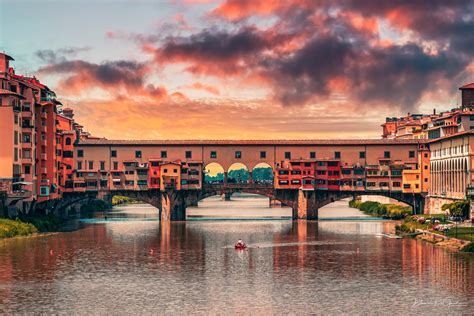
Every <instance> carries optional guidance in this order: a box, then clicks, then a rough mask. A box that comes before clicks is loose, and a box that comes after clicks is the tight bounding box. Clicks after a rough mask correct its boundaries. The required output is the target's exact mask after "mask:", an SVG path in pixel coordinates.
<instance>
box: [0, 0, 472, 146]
mask: <svg viewBox="0 0 474 316" xmlns="http://www.w3.org/2000/svg"><path fill="white" fill-rule="evenodd" d="M473 30H474V1H472V0H469V1H465V0H458V1H444V0H442V1H440V0H432V1H417V0H406V1H405V0H398V1H379V0H363V1H362V0H346V1H329V0H284V1H283V0H282V1H278V0H265V1H263V0H262V1H255V0H159V1H151V0H134V1H132V0H93V1H91V0H76V1H72V0H44V1H36V0H0V50H1V51H4V52H6V53H8V54H9V55H11V56H12V57H13V58H15V61H14V62H13V63H12V65H13V67H14V68H15V71H16V72H17V73H19V74H27V75H31V76H32V75H35V76H36V77H37V78H39V79H40V80H41V81H42V82H43V83H45V84H47V85H48V86H49V87H50V88H51V89H53V90H54V91H55V92H56V94H57V95H58V97H59V99H60V100H61V101H62V102H63V104H64V105H65V106H67V107H71V108H73V109H74V110H75V113H76V116H75V119H76V120H77V121H78V122H80V123H81V124H82V125H84V126H85V127H86V129H87V130H88V131H89V132H91V133H92V134H93V135H96V136H103V137H107V138H109V139H308V138H377V137H380V135H381V127H380V124H382V123H383V122H384V121H385V118H386V117H392V116H402V115H406V114H407V113H431V112H432V111H433V109H434V108H437V109H438V111H441V110H448V109H450V108H453V107H455V106H457V105H459V102H460V92H459V90H458V88H459V87H460V86H462V85H464V84H467V83H470V82H473V81H474V60H473V56H474V32H473Z"/></svg>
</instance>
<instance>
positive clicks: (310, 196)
mask: <svg viewBox="0 0 474 316" xmlns="http://www.w3.org/2000/svg"><path fill="white" fill-rule="evenodd" d="M292 209H293V216H292V217H293V219H307V220H317V219H318V203H317V200H316V192H315V191H303V190H301V189H300V190H298V195H297V200H296V203H294V205H293V207H292Z"/></svg>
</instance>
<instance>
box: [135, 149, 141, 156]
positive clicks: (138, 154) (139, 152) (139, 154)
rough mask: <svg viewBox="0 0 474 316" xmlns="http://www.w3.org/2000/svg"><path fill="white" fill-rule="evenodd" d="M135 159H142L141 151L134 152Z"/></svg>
mask: <svg viewBox="0 0 474 316" xmlns="http://www.w3.org/2000/svg"><path fill="white" fill-rule="evenodd" d="M135 158H142V151H141V150H135Z"/></svg>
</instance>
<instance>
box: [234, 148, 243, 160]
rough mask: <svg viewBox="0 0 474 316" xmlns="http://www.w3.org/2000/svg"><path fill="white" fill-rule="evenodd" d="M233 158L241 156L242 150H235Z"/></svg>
mask: <svg viewBox="0 0 474 316" xmlns="http://www.w3.org/2000/svg"><path fill="white" fill-rule="evenodd" d="M235 158H236V159H240V158H242V152H241V151H240V150H237V151H236V152H235Z"/></svg>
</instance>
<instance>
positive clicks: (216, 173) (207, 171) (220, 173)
mask: <svg viewBox="0 0 474 316" xmlns="http://www.w3.org/2000/svg"><path fill="white" fill-rule="evenodd" d="M224 178H225V173H224V168H223V167H222V166H221V165H220V164H218V163H216V162H211V163H210V164H208V165H206V166H205V167H204V183H208V184H223V183H224Z"/></svg>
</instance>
